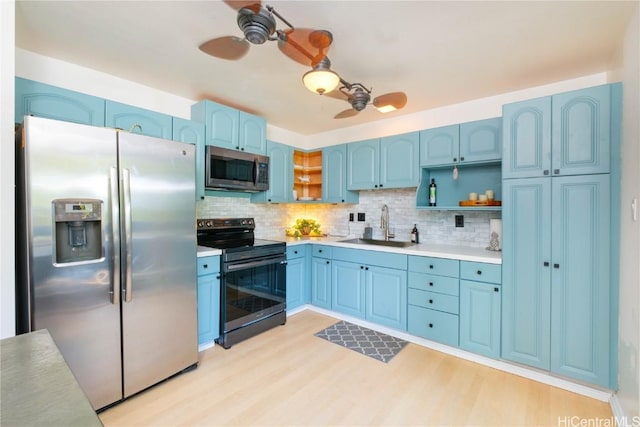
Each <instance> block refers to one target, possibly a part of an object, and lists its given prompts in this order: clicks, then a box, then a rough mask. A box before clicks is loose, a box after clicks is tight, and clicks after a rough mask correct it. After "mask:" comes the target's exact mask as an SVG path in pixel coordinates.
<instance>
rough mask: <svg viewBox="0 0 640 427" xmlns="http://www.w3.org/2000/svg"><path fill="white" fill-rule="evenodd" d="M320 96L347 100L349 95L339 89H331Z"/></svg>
mask: <svg viewBox="0 0 640 427" xmlns="http://www.w3.org/2000/svg"><path fill="white" fill-rule="evenodd" d="M322 96H324V97H327V98H333V99H338V100H340V101H347V102H349V95H348V94H346V93H344V92H343V91H341V90H337V89H336V90H332V91H331V92H325V93H323V94H322Z"/></svg>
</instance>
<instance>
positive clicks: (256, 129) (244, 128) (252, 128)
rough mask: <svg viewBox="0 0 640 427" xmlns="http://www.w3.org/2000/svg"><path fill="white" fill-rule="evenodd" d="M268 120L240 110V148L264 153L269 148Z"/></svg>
mask: <svg viewBox="0 0 640 427" xmlns="http://www.w3.org/2000/svg"><path fill="white" fill-rule="evenodd" d="M266 135H267V121H266V120H265V119H264V118H262V117H258V116H254V115H253V114H249V113H245V112H244V111H240V128H239V137H238V147H237V149H238V150H241V151H248V152H250V153H255V154H264V153H265V152H266V150H267V139H266Z"/></svg>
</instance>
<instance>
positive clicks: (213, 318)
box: [198, 256, 220, 345]
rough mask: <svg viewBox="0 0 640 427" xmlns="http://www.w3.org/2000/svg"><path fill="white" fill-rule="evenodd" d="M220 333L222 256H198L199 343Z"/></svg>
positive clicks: (212, 339) (210, 341)
mask: <svg viewBox="0 0 640 427" xmlns="http://www.w3.org/2000/svg"><path fill="white" fill-rule="evenodd" d="M219 335H220V257H219V256H210V257H202V258H198V345H203V344H210V343H213V342H214V340H216V339H217V338H218V336H219Z"/></svg>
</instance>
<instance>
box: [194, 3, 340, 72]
mask: <svg viewBox="0 0 640 427" xmlns="http://www.w3.org/2000/svg"><path fill="white" fill-rule="evenodd" d="M224 3H226V4H227V5H228V6H230V7H232V8H233V9H235V10H237V11H238V17H237V22H238V27H240V29H241V30H242V33H243V35H244V37H242V38H241V37H236V36H224V37H217V38H214V39H211V40H209V41H206V42H204V43H203V44H201V45H200V46H199V48H200V50H201V51H203V52H205V53H207V54H209V55H211V56H215V57H216V58H221V59H227V60H232V61H233V60H237V59H240V58H242V57H243V56H245V55H246V54H247V52H249V48H250V46H251V45H252V44H254V45H260V44H264V43H265V42H266V41H277V42H278V49H280V51H281V52H282V53H283V54H285V55H286V56H288V57H289V58H291V59H292V60H294V61H296V62H299V63H301V64H303V65H310V66H312V67H314V66H316V65H317V64H318V63H320V61H322V59H323V58H324V57H325V56H326V55H327V52H328V49H329V46H331V43H332V41H333V35H332V34H331V33H330V32H329V31H326V30H316V29H311V28H294V27H293V25H291V24H290V23H289V22H288V21H287V20H286V19H284V18H283V17H282V16H281V15H280V14H279V13H278V12H276V11H275V9H274V8H273V7H272V6H269V5H267V6H262V4H261V2H260V0H245V1H237V0H225V1H224ZM276 18H278V19H279V20H280V21H282V22H283V23H284V24H285V25H287V26H288V27H289V28H286V29H283V30H282V29H277V28H276V26H277V22H276Z"/></svg>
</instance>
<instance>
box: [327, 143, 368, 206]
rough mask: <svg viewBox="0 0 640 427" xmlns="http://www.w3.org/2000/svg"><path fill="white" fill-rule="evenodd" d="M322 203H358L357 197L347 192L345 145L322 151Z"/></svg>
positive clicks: (355, 193) (354, 193)
mask: <svg viewBox="0 0 640 427" xmlns="http://www.w3.org/2000/svg"><path fill="white" fill-rule="evenodd" d="M322 168H323V173H322V201H323V202H326V203H358V199H359V195H358V193H357V192H355V191H348V190H347V145H346V144H341V145H333V146H331V147H325V148H323V149H322Z"/></svg>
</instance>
